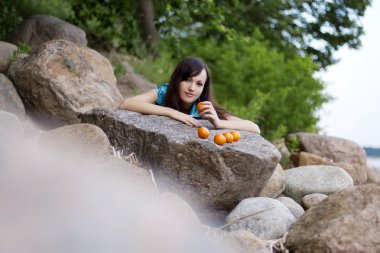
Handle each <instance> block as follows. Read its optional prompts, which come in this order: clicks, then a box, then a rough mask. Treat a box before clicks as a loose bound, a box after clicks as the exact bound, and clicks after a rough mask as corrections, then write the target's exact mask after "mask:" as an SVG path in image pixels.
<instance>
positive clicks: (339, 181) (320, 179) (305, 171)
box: [284, 165, 353, 203]
mask: <svg viewBox="0 0 380 253" xmlns="http://www.w3.org/2000/svg"><path fill="white" fill-rule="evenodd" d="M285 180H286V185H285V191H284V194H285V196H287V197H290V198H292V199H294V200H295V201H296V202H298V203H301V199H302V197H303V196H305V195H308V194H311V193H323V194H327V195H329V194H332V193H335V192H337V191H340V190H343V189H345V188H347V187H349V186H352V185H353V180H352V178H351V176H350V175H348V173H347V172H346V171H344V170H343V169H341V168H338V167H333V166H323V165H321V166H318V165H309V166H302V167H297V168H293V169H288V170H286V171H285Z"/></svg>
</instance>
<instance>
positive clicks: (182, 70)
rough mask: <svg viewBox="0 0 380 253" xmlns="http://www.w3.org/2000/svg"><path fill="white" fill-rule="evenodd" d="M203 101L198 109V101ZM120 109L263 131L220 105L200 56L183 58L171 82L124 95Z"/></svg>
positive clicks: (192, 123) (227, 127) (225, 126)
mask: <svg viewBox="0 0 380 253" xmlns="http://www.w3.org/2000/svg"><path fill="white" fill-rule="evenodd" d="M199 102H202V106H201V107H200V108H199V110H200V111H202V112H201V113H200V114H198V112H197V104H198V103H199ZM120 108H121V109H125V110H128V111H134V112H139V113H142V114H155V115H163V116H168V117H170V118H173V119H176V120H178V121H182V122H183V123H185V124H187V125H190V126H197V127H198V126H201V123H200V122H199V121H198V120H197V119H200V118H203V119H207V120H208V121H209V122H210V123H211V124H212V125H213V126H214V127H215V128H217V129H234V130H243V131H249V132H252V133H257V134H260V129H259V127H258V126H257V125H256V124H255V123H253V122H252V121H249V120H243V119H240V118H238V117H235V116H233V115H231V114H230V113H228V112H226V111H225V110H224V109H222V108H220V107H218V106H217V105H216V103H215V102H214V100H213V98H212V95H211V75H210V71H209V70H208V67H207V66H206V64H205V63H204V62H203V61H202V60H200V59H198V58H193V57H189V58H185V59H183V60H182V61H181V62H180V63H178V65H177V66H176V68H175V69H174V72H173V73H172V75H171V78H170V81H169V84H164V85H162V86H161V87H159V88H157V89H152V90H149V91H147V92H146V93H143V94H141V95H137V96H134V97H131V98H127V99H125V100H124V101H123V102H122V103H121V105H120Z"/></svg>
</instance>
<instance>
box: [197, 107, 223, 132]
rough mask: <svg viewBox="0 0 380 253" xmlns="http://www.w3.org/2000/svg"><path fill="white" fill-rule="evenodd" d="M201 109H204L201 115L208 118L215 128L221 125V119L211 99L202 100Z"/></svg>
mask: <svg viewBox="0 0 380 253" xmlns="http://www.w3.org/2000/svg"><path fill="white" fill-rule="evenodd" d="M199 109H200V111H202V112H201V113H199V116H201V117H202V118H204V119H207V120H208V121H209V122H210V123H211V124H212V125H213V126H214V127H215V128H219V127H220V119H219V117H218V114H217V113H216V111H215V108H214V106H213V105H212V103H211V102H210V101H202V106H201V107H200V108H199Z"/></svg>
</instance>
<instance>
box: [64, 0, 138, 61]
mask: <svg viewBox="0 0 380 253" xmlns="http://www.w3.org/2000/svg"><path fill="white" fill-rule="evenodd" d="M71 1H72V8H73V12H74V16H73V17H72V18H70V19H69V21H70V22H72V23H73V24H75V25H78V26H79V27H81V28H83V29H84V30H85V31H86V33H87V36H88V38H89V46H91V47H93V48H100V47H102V48H105V49H110V48H114V49H118V50H124V51H125V50H127V51H128V52H130V53H133V54H135V55H140V56H141V55H145V49H144V46H143V45H144V43H143V39H142V35H141V34H142V33H141V30H140V28H139V24H138V18H137V14H136V2H135V1H119V0H100V1H99V0H71Z"/></svg>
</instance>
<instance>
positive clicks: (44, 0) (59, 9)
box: [13, 0, 73, 19]
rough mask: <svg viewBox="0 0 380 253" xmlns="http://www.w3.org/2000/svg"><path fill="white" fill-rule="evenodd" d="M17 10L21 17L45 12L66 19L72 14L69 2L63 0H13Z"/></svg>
mask: <svg viewBox="0 0 380 253" xmlns="http://www.w3.org/2000/svg"><path fill="white" fill-rule="evenodd" d="M13 2H14V3H13V4H14V6H15V7H16V9H17V12H18V14H19V15H20V16H22V17H27V16H30V15H34V14H46V15H51V16H56V17H58V18H61V19H68V18H69V17H71V16H72V15H73V11H72V9H71V4H70V2H69V1H64V0H38V1H36V0H15V1H13Z"/></svg>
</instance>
